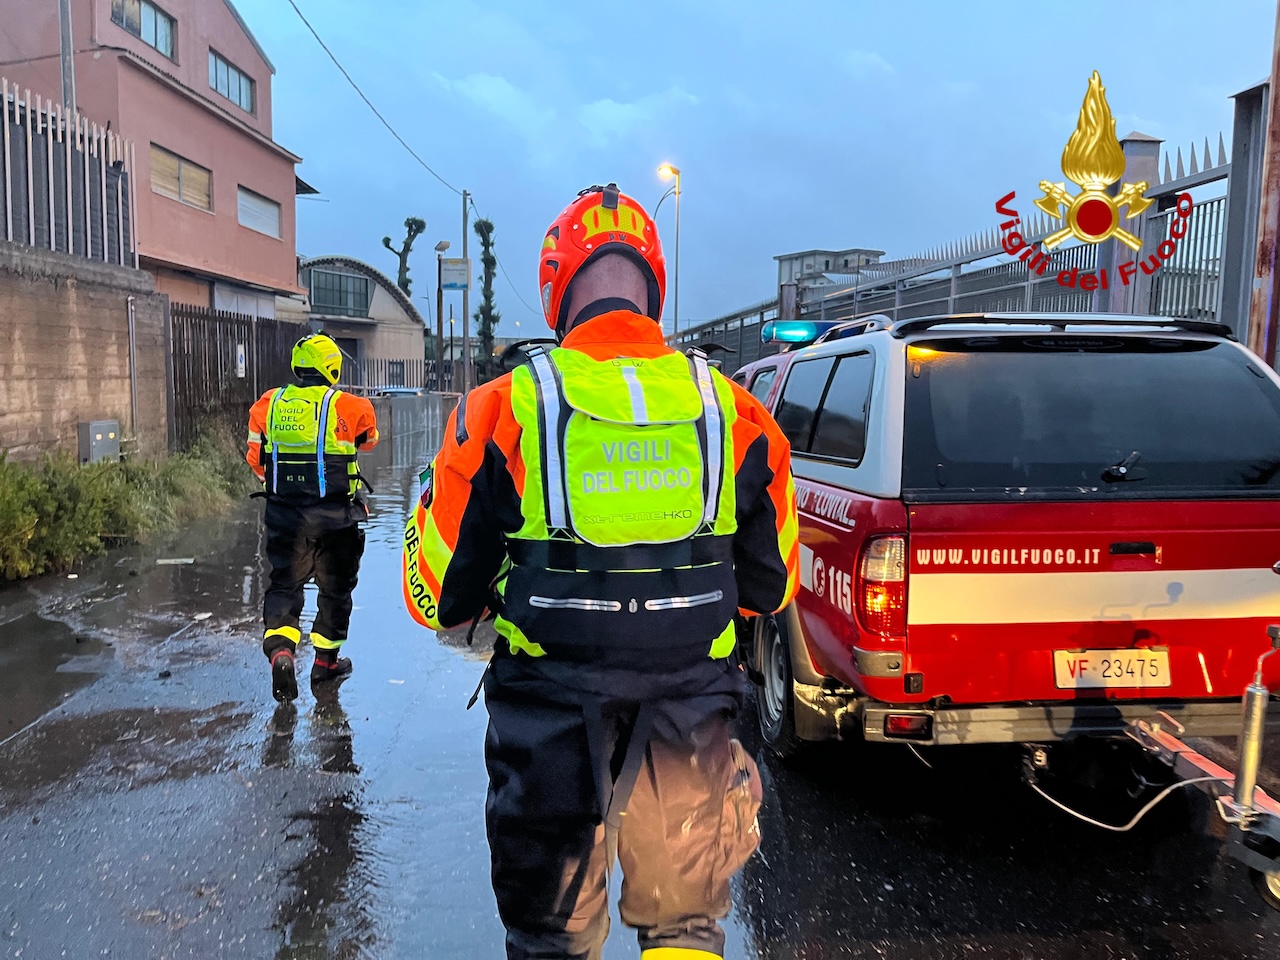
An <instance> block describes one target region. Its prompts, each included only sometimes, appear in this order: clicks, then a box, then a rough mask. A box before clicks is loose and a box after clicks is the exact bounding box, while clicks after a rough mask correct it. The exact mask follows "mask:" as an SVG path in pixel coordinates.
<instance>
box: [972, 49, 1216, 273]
mask: <svg viewBox="0 0 1280 960" xmlns="http://www.w3.org/2000/svg"><path fill="white" fill-rule="evenodd" d="M1124 168H1125V160H1124V150H1123V149H1122V148H1121V146H1120V141H1119V139H1117V138H1116V121H1115V119H1114V118H1113V117H1112V116H1111V107H1110V106H1109V105H1108V104H1107V91H1106V88H1105V87H1104V86H1103V85H1102V77H1100V76H1099V75H1098V71H1096V70H1095V71H1094V72H1093V76H1092V77H1090V78H1089V89H1088V91H1087V92H1086V93H1085V95H1084V103H1083V104H1082V105H1081V106H1080V119H1079V120H1078V121H1077V122H1076V129H1075V132H1074V133H1073V134H1071V139H1070V140H1068V141H1067V145H1066V147H1065V148H1064V149H1063V151H1062V172H1063V173H1064V174H1066V177H1067V179H1068V180H1070V181H1071V182H1072V183H1074V184H1075V185H1076V186H1078V187H1079V188H1080V192H1079V193H1072V192H1071V191H1069V190H1068V189H1067V185H1066V183H1065V182H1062V183H1050V182H1049V181H1048V180H1041V181H1040V190H1041V191H1042V192H1043V193H1044V196H1042V197H1040V198H1039V199H1038V200H1036V201H1035V205H1036V206H1037V207H1039V208H1040V209H1041V210H1043V211H1044V212H1045V213H1047V214H1048V215H1049V216H1050V217H1052V218H1053V219H1054V220H1057V221H1059V222H1061V223H1062V224H1063V226H1062V228H1061V229H1060V230H1055V231H1054V232H1053V233H1051V234H1049V235H1048V236H1047V237H1045V238H1044V239H1043V241H1038V242H1032V243H1028V242H1027V241H1026V238H1025V237H1023V235H1022V233H1021V231H1020V230H1019V229H1018V227H1019V226H1021V224H1022V218H1021V217H1020V216H1018V211H1017V210H1015V209H1014V208H1013V206H1012V203H1013V200H1014V197H1015V193H1014V192H1013V191H1010V192H1009V193H1007V194H1006V195H1005V196H1003V197H1001V198H1000V199H999V200H997V201H996V213H998V214H1000V215H1001V216H1002V217H1004V218H1005V220H1004V221H1003V222H1002V223H1001V224H1000V245H1001V247H1003V248H1004V252H1005V253H1007V254H1009V256H1011V257H1017V258H1018V259H1019V260H1021V261H1023V262H1024V263H1026V265H1027V269H1028V270H1029V271H1032V272H1034V273H1036V274H1037V275H1039V276H1044V274H1045V271H1046V270H1048V268H1049V254H1048V253H1047V252H1046V251H1049V250H1052V249H1053V248H1054V247H1056V246H1058V245H1059V244H1061V243H1062V242H1063V241H1065V240H1067V239H1069V238H1071V237H1075V238H1076V239H1077V240H1079V241H1081V242H1082V243H1101V242H1102V241H1104V240H1110V239H1111V238H1113V237H1114V238H1115V239H1116V240H1119V241H1120V242H1121V243H1123V244H1124V245H1125V246H1127V247H1129V248H1130V249H1131V250H1133V251H1135V252H1138V251H1141V249H1142V240H1141V239H1140V238H1139V237H1138V236H1136V235H1135V234H1134V233H1133V232H1132V231H1130V230H1126V229H1125V228H1124V226H1123V222H1124V221H1125V220H1131V219H1133V218H1134V217H1136V216H1138V215H1139V214H1141V213H1142V212H1143V211H1145V210H1146V209H1147V208H1148V207H1149V206H1151V201H1150V200H1149V199H1147V197H1146V195H1145V194H1146V191H1147V188H1148V187H1149V186H1150V184H1148V183H1147V182H1146V181H1145V180H1139V181H1138V182H1136V183H1125V182H1123V178H1124ZM1117 182H1119V183H1120V188H1119V189H1118V190H1117V191H1116V192H1115V194H1114V195H1113V194H1111V193H1108V192H1107V191H1108V190H1109V189H1110V188H1111V186H1112V185H1113V184H1115V183H1117ZM1191 208H1192V201H1191V194H1189V193H1182V194H1180V195H1179V196H1178V201H1177V205H1176V207H1175V208H1174V216H1173V217H1172V218H1171V220H1172V222H1171V223H1170V226H1169V236H1168V237H1166V238H1165V239H1164V240H1162V241H1161V242H1160V244H1159V245H1158V246H1157V247H1156V252H1155V253H1153V254H1149V255H1148V256H1146V257H1145V258H1142V259H1139V260H1129V261H1126V262H1124V263H1121V264H1119V265H1118V266H1117V267H1116V273H1117V274H1119V276H1120V282H1121V283H1122V284H1124V285H1125V286H1128V285H1129V281H1130V280H1132V279H1133V278H1134V277H1135V276H1137V273H1138V271H1139V270H1141V271H1142V272H1143V273H1144V274H1146V275H1148V276H1150V275H1151V274H1153V273H1155V272H1156V271H1157V270H1159V269H1160V267H1161V266H1162V265H1163V264H1164V262H1165V261H1166V260H1168V259H1169V258H1170V257H1172V256H1173V255H1174V253H1175V252H1176V251H1177V249H1178V241H1179V240H1181V239H1182V238H1183V237H1185V236H1186V234H1187V223H1188V218H1190V216H1191ZM1041 243H1042V244H1043V249H1041V247H1040V244H1041ZM1058 283H1059V284H1061V285H1062V286H1064V287H1074V286H1076V285H1077V284H1078V285H1079V286H1080V288H1081V289H1082V290H1098V289H1102V290H1106V289H1109V286H1110V278H1108V276H1107V271H1106V270H1105V269H1103V270H1100V271H1098V273H1097V274H1092V273H1087V274H1084V275H1083V276H1081V275H1080V272H1079V270H1078V269H1074V268H1073V269H1071V270H1063V271H1060V272H1059V273H1058Z"/></svg>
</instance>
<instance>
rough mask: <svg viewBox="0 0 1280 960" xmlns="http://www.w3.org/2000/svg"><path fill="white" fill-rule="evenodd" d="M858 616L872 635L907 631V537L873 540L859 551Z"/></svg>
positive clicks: (896, 635) (877, 538)
mask: <svg viewBox="0 0 1280 960" xmlns="http://www.w3.org/2000/svg"><path fill="white" fill-rule="evenodd" d="M858 615H859V617H860V618H861V620H862V625H863V626H865V627H866V628H867V629H868V630H870V631H871V632H872V633H878V634H881V635H883V636H887V637H901V636H904V635H905V634H906V632H907V538H906V537H903V536H892V537H876V538H875V539H874V540H870V541H868V543H867V545H866V546H865V547H863V549H862V564H861V570H860V576H859V578H858Z"/></svg>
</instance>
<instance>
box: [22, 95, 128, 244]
mask: <svg viewBox="0 0 1280 960" xmlns="http://www.w3.org/2000/svg"><path fill="white" fill-rule="evenodd" d="M0 106H2V107H3V111H2V112H3V117H2V118H0V120H2V122H0V218H2V219H0V231H3V232H2V233H0V237H3V239H5V240H8V241H11V242H15V243H22V244H26V245H28V246H32V247H42V248H44V249H46V250H54V251H59V252H62V253H70V254H74V255H76V256H82V257H89V258H91V259H94V260H101V261H104V262H106V263H116V264H121V265H127V266H133V267H136V266H137V265H138V261H137V245H136V243H135V239H134V235H133V224H134V223H135V222H136V217H135V216H134V209H133V203H134V198H133V190H132V187H131V184H132V177H131V173H132V171H133V169H134V149H133V143H132V142H130V141H128V140H124V139H122V138H120V137H118V136H116V135H115V134H114V133H110V132H109V131H107V130H106V129H105V128H102V127H99V126H98V125H97V124H96V123H92V122H90V121H89V120H88V119H86V118H85V117H83V116H82V115H81V114H79V113H78V112H76V111H73V110H64V109H63V107H62V106H61V105H60V104H55V103H52V102H50V101H46V100H42V99H41V98H40V97H39V96H38V95H36V96H33V95H32V93H31V91H30V90H27V91H26V92H25V95H20V93H19V90H18V88H17V87H16V86H13V85H11V84H10V83H9V82H8V81H7V80H5V79H3V78H0Z"/></svg>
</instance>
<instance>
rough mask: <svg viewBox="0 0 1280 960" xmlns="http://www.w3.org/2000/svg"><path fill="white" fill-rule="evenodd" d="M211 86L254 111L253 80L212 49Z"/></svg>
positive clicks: (247, 110)
mask: <svg viewBox="0 0 1280 960" xmlns="http://www.w3.org/2000/svg"><path fill="white" fill-rule="evenodd" d="M209 88H210V89H211V90H217V91H218V93H220V94H222V95H223V96H224V97H226V98H227V99H228V100H230V101H231V102H232V103H234V104H235V105H236V106H237V107H239V108H240V109H241V110H244V111H245V112H246V113H253V103H254V99H253V97H254V94H253V90H254V84H253V80H252V79H251V78H250V77H248V76H246V75H245V74H244V72H243V71H241V70H240V69H239V68H237V67H235V66H232V65H231V64H230V63H228V62H227V61H226V60H224V59H223V58H222V57H221V56H219V55H218V54H216V53H214V52H213V51H212V50H210V51H209Z"/></svg>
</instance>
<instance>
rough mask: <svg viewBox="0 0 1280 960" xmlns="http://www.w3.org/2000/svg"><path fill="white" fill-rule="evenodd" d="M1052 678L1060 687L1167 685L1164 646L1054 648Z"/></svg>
mask: <svg viewBox="0 0 1280 960" xmlns="http://www.w3.org/2000/svg"><path fill="white" fill-rule="evenodd" d="M1053 682H1054V684H1055V685H1056V686H1057V688H1058V689H1059V690H1082V689H1089V688H1096V687H1167V686H1170V685H1171V684H1172V683H1173V679H1172V677H1170V675H1169V653H1168V651H1165V650H1085V651H1082V652H1080V651H1077V652H1073V651H1070V650H1055V651H1053Z"/></svg>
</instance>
